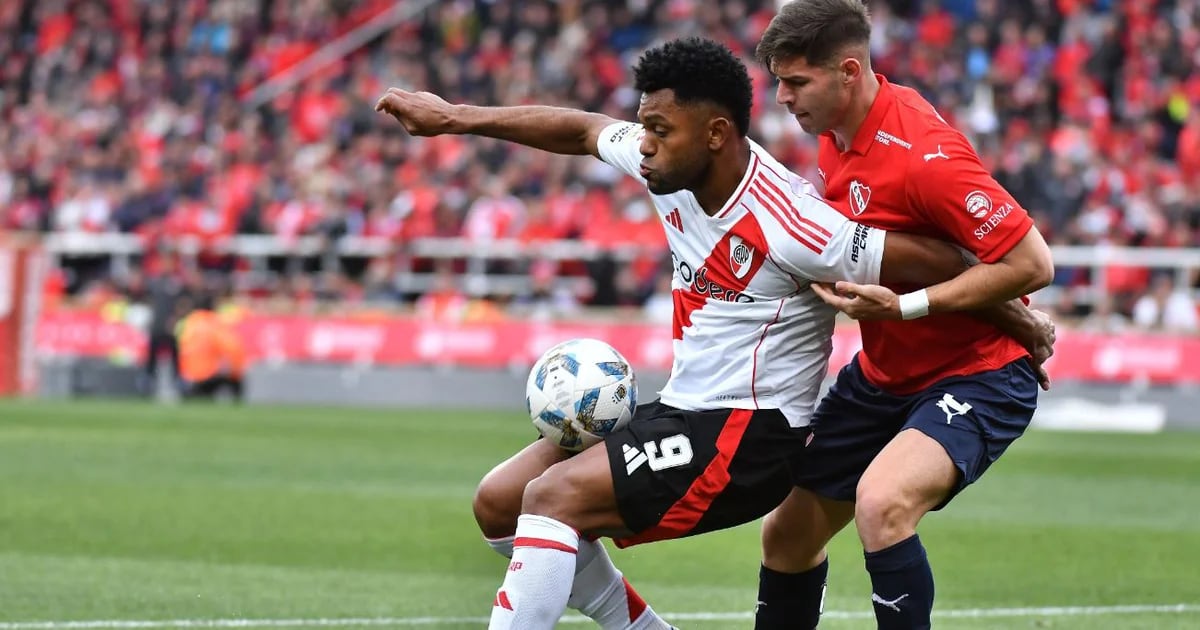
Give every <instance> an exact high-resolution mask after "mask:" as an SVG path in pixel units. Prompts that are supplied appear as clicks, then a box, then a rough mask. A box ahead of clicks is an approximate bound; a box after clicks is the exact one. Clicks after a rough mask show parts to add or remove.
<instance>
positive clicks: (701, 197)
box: [692, 138, 750, 217]
mask: <svg viewBox="0 0 1200 630" xmlns="http://www.w3.org/2000/svg"><path fill="white" fill-rule="evenodd" d="M727 150H729V151H731V152H733V155H734V157H733V158H732V159H717V160H713V163H712V170H711V171H710V172H709V173H708V177H706V178H704V185H703V186H701V187H699V188H695V189H693V190H692V194H693V195H695V196H696V201H697V202H698V203H699V204H700V208H701V209H702V210H704V214H707V215H708V216H710V217H711V216H713V215H715V214H717V213H718V212H720V211H721V209H722V208H724V207H725V204H726V203H727V202H728V201H729V198H730V197H732V196H733V195H734V193H736V192H737V188H738V185H739V184H741V183H742V178H744V177H745V176H746V169H748V168H750V141H749V140H748V139H746V138H742V139H741V140H740V141H739V142H737V143H735V145H734V146H733V147H729V148H728V149H727Z"/></svg>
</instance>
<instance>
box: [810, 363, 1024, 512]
mask: <svg viewBox="0 0 1200 630" xmlns="http://www.w3.org/2000/svg"><path fill="white" fill-rule="evenodd" d="M1037 399H1038V382H1037V375H1036V374H1035V373H1034V371H1033V368H1032V367H1030V365H1029V361H1028V360H1026V359H1018V360H1016V361H1013V362H1012V363H1009V364H1008V365H1005V366H1004V367H1002V368H1000V369H998V370H991V371H987V372H980V373H978V374H971V375H967V376H954V377H950V378H946V379H943V380H940V381H938V382H936V383H934V384H933V385H930V386H929V387H928V388H927V389H924V390H921V391H919V392H917V393H915V394H908V395H904V396H896V395H893V394H889V393H887V392H885V391H883V390H881V389H879V388H878V387H875V386H874V385H873V384H871V382H870V381H868V380H867V378H866V377H865V376H864V375H863V373H862V369H861V368H860V367H859V364H858V357H857V356H856V357H855V358H854V359H853V360H852V361H851V362H850V363H849V364H848V365H846V367H844V368H842V370H841V372H839V373H838V376H837V381H836V382H835V383H834V384H833V386H832V387H831V388H830V389H829V393H828V394H826V395H825V398H824V399H822V400H821V403H820V404H819V405H818V406H817V411H816V413H815V414H814V415H813V420H812V425H811V426H812V430H813V439H812V443H810V444H809V445H808V447H807V448H805V449H804V452H803V455H801V456H800V457H799V458H798V459H797V460H796V463H795V466H796V470H795V473H796V485H798V486H800V487H802V488H807V489H808V490H811V491H813V492H814V493H816V494H817V495H819V496H823V497H826V498H830V499H836V500H840V501H853V500H854V497H855V491H856V489H857V488H858V480H859V479H860V478H861V477H862V474H863V472H865V471H866V469H867V466H869V465H870V464H871V461H872V460H874V459H875V456H876V455H878V454H879V452H880V451H881V450H883V447H884V446H886V445H887V443H888V442H890V441H891V440H892V438H894V437H896V434H898V433H900V431H903V430H904V429H917V430H918V431H920V432H922V433H924V434H925V435H928V436H929V437H931V438H933V439H934V440H937V442H938V443H939V444H941V445H942V448H944V449H946V453H947V454H948V455H949V456H950V459H951V460H952V461H953V462H954V465H955V467H956V468H958V471H959V479H958V484H957V485H956V486H955V488H954V489H953V491H952V492H951V493H950V496H948V497H946V499H945V500H944V501H943V502H942V504H941V505H939V506H937V507H936V508H934V509H941V508H942V507H944V506H945V505H946V504H947V503H949V502H950V500H951V499H952V498H954V496H955V495H957V494H958V493H959V492H961V491H962V489H963V488H966V487H967V486H968V485H970V484H972V483H974V482H975V481H976V480H978V479H979V478H980V476H982V475H983V473H984V471H986V470H987V469H988V467H989V466H991V465H992V462H994V461H996V459H998V458H999V457H1000V455H1001V454H1003V453H1004V451H1005V449H1007V448H1008V446H1009V445H1010V444H1012V443H1013V442H1014V441H1015V440H1016V439H1017V438H1019V437H1021V434H1023V433H1024V432H1025V429H1026V427H1028V426H1029V421H1030V420H1032V419H1033V412H1034V410H1035V409H1036V408H1037Z"/></svg>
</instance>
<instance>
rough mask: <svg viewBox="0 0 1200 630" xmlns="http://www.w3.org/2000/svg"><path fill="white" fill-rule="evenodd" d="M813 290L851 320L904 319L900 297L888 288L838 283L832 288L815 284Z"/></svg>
mask: <svg viewBox="0 0 1200 630" xmlns="http://www.w3.org/2000/svg"><path fill="white" fill-rule="evenodd" d="M812 289H813V291H814V292H815V293H816V294H817V295H819V296H821V299H822V300H825V303H826V304H829V305H830V306H832V307H834V308H836V309H837V310H839V311H841V312H843V313H845V314H847V315H849V316H850V318H851V319H902V317H901V313H900V296H898V295H896V292H895V291H892V290H891V289H889V288H887V287H884V286H880V285H878V284H855V283H853V282H838V283H837V284H835V285H833V286H832V287H830V286H829V285H828V284H822V283H818V282H814V283H813V284H812Z"/></svg>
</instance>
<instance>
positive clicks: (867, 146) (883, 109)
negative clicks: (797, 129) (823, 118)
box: [825, 73, 896, 155]
mask: <svg viewBox="0 0 1200 630" xmlns="http://www.w3.org/2000/svg"><path fill="white" fill-rule="evenodd" d="M875 78H876V79H879V92H878V93H877V94H876V95H875V102H873V103H871V109H869V110H867V117H866V118H864V119H863V121H862V124H861V125H859V127H858V132H856V133H855V134H854V140H853V141H851V142H850V150H851V151H853V152H855V153H857V154H859V155H866V154H867V152H868V151H870V150H871V147H872V146H874V145H875V135H876V134H878V133H879V129H880V127H882V126H883V119H884V118H885V117H886V116H887V114H888V112H889V111H891V109H892V103H895V102H896V93H895V91H894V90H893V89H892V84H891V83H888V80H887V78H886V77H884V76H883V75H882V74H879V73H876V74H875ZM825 133H826V134H827V135H828V136H829V139H830V140H832V141H833V143H834V146H837V138H835V137H834V136H833V132H832V131H827V132H825Z"/></svg>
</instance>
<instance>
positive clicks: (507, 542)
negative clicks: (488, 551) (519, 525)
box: [483, 536, 516, 560]
mask: <svg viewBox="0 0 1200 630" xmlns="http://www.w3.org/2000/svg"><path fill="white" fill-rule="evenodd" d="M515 538H516V536H505V537H504V538H484V539H483V541H484V542H486V543H487V544H488V546H489V547H491V548H492V551H495V552H496V553H498V554H500V555H502V556H504V557H505V558H508V559H510V560H511V559H512V554H513V539H515Z"/></svg>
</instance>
